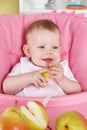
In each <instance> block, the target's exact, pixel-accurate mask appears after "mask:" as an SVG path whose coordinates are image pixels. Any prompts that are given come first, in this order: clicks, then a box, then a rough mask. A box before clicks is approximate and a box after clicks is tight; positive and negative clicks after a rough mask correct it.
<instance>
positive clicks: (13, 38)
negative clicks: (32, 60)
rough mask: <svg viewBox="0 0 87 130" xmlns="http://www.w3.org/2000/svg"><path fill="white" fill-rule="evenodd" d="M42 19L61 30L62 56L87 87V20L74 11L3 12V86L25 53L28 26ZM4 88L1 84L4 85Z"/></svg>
mask: <svg viewBox="0 0 87 130" xmlns="http://www.w3.org/2000/svg"><path fill="white" fill-rule="evenodd" d="M38 19H50V20H52V21H54V22H55V23H56V24H57V25H58V26H59V27H60V30H61V44H62V53H61V56H62V58H67V59H68V60H69V64H70V67H71V69H72V71H73V73H74V75H75V77H76V78H77V80H78V81H79V82H80V83H81V85H82V89H83V91H86V90H87V80H86V73H87V72H86V70H87V69H86V66H87V60H86V58H85V56H86V55H87V51H86V48H87V44H86V42H87V36H86V34H87V19H86V18H84V17H82V16H76V15H75V14H73V13H70V14H68V13H57V12H51V13H45V14H37V15H1V16H0V42H1V43H0V60H1V62H0V86H2V85H1V84H2V81H3V79H4V77H5V75H7V73H9V71H10V69H11V68H12V66H13V65H14V64H16V63H17V62H18V60H19V57H20V56H21V55H23V52H22V45H23V43H25V39H24V33H25V31H26V28H27V26H28V25H29V24H30V23H32V22H33V21H35V20H38ZM0 88H1V87H0Z"/></svg>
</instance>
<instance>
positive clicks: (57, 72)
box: [50, 64, 64, 82]
mask: <svg viewBox="0 0 87 130" xmlns="http://www.w3.org/2000/svg"><path fill="white" fill-rule="evenodd" d="M50 75H51V76H50V77H51V78H53V79H55V80H56V81H57V82H60V81H61V80H63V78H64V70H63V67H62V65H61V64H58V65H56V66H53V67H51V68H50Z"/></svg>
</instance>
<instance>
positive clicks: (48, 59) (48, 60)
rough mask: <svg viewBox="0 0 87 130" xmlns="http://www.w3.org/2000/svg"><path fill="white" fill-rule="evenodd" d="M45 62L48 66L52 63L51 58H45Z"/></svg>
mask: <svg viewBox="0 0 87 130" xmlns="http://www.w3.org/2000/svg"><path fill="white" fill-rule="evenodd" d="M43 60H44V61H45V62H46V64H47V65H48V66H49V65H50V64H51V63H52V61H53V59H52V58H45V59H43Z"/></svg>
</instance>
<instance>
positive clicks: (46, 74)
mask: <svg viewBox="0 0 87 130" xmlns="http://www.w3.org/2000/svg"><path fill="white" fill-rule="evenodd" d="M42 75H43V77H45V78H49V76H50V74H49V73H48V72H43V73H42Z"/></svg>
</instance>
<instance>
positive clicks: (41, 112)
mask: <svg viewBox="0 0 87 130" xmlns="http://www.w3.org/2000/svg"><path fill="white" fill-rule="evenodd" d="M20 111H21V112H22V113H23V114H24V115H25V117H26V122H27V123H28V126H29V129H31V130H45V129H46V128H47V126H48V123H49V118H48V116H47V112H46V110H45V107H44V106H43V105H42V104H41V103H40V102H37V101H29V102H28V103H27V107H25V106H21V107H20Z"/></svg>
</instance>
